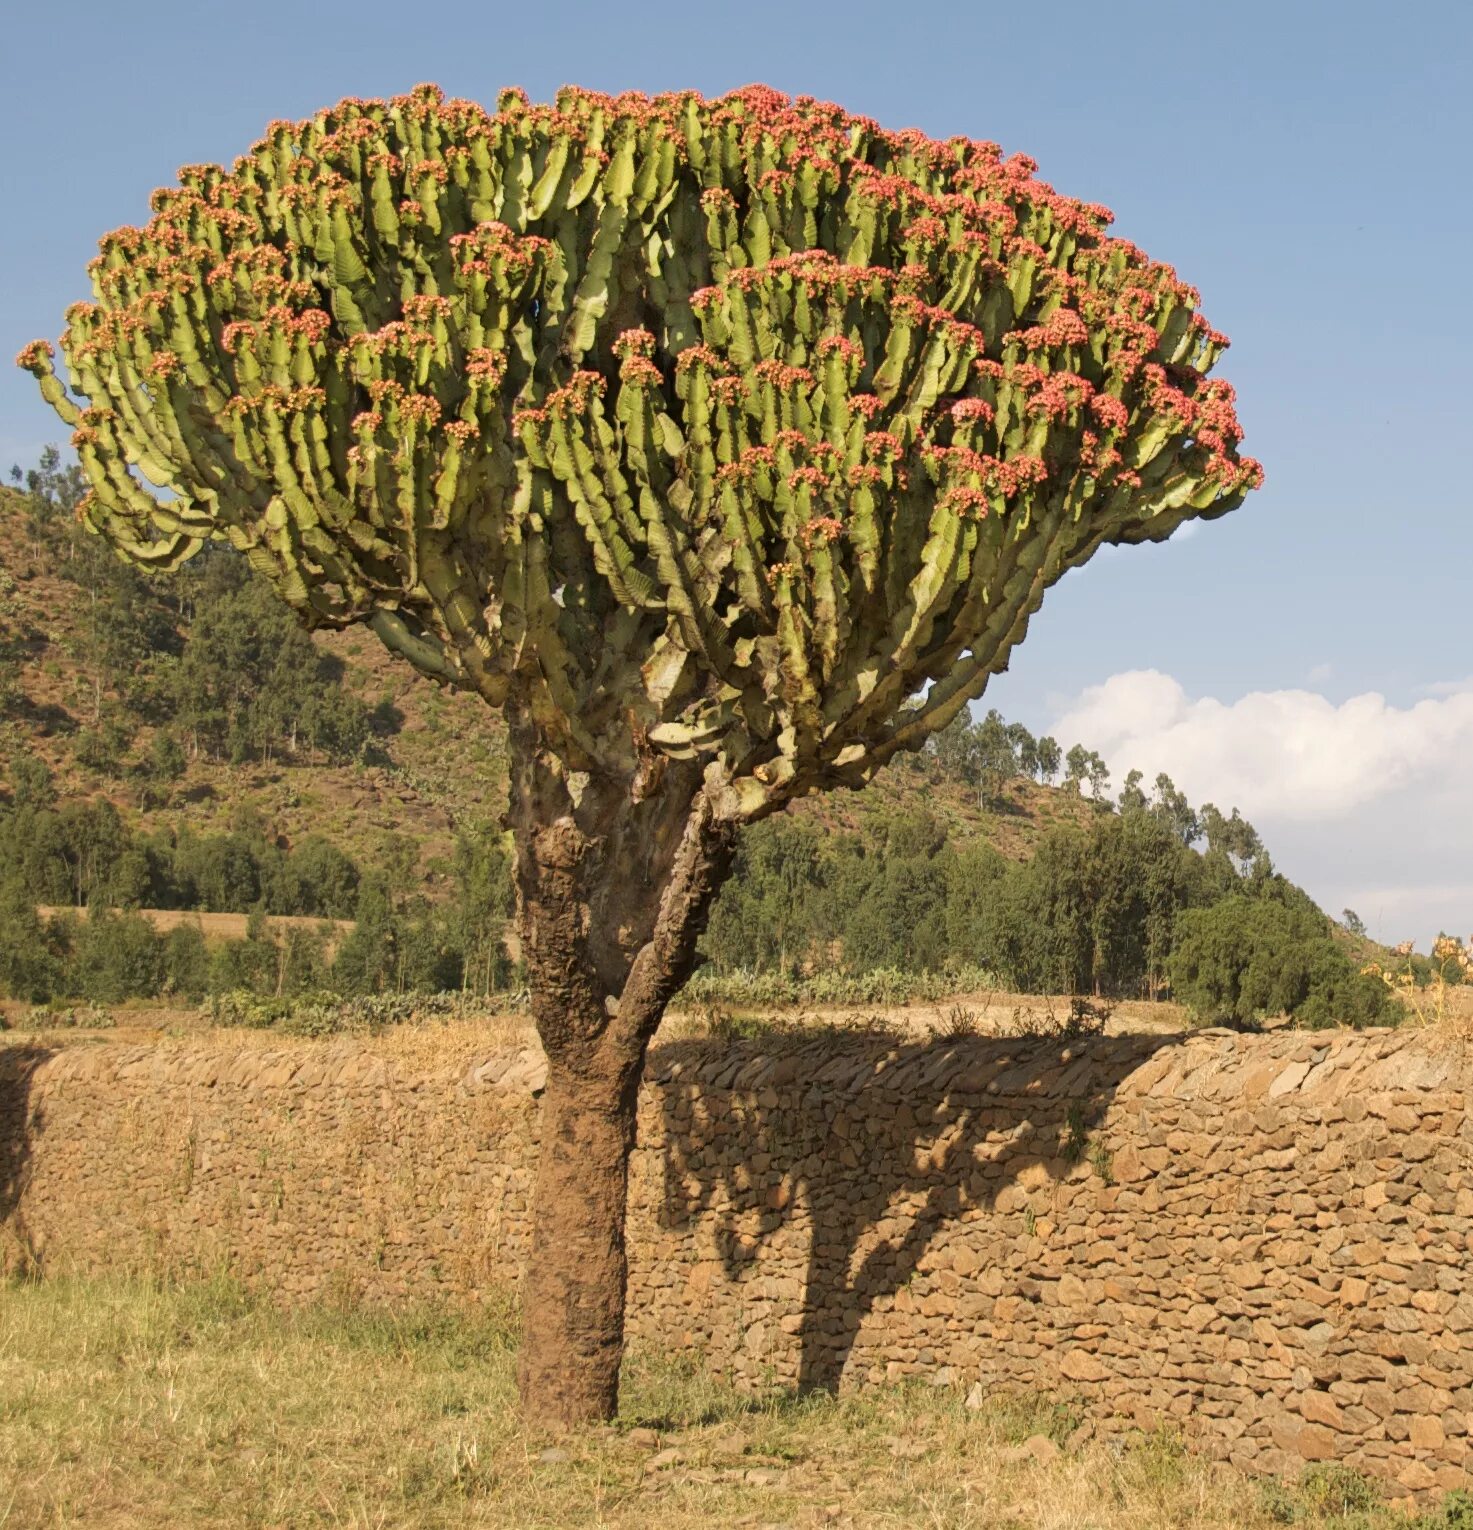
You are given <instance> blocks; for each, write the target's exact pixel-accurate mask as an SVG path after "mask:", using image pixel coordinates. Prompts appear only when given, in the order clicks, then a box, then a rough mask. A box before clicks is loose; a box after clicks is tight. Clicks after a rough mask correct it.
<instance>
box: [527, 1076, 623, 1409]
mask: <svg viewBox="0 0 1473 1530" xmlns="http://www.w3.org/2000/svg"><path fill="white" fill-rule="evenodd" d="M640 1052H641V1057H640V1058H638V1059H635V1060H634V1062H635V1065H634V1066H633V1067H628V1066H626V1067H624V1068H618V1067H609V1066H602V1065H596V1066H594V1067H592V1068H589V1069H587V1070H575V1069H573V1068H570V1067H567V1066H564V1065H561V1064H558V1065H554V1066H552V1067H551V1068H550V1069H549V1073H548V1081H547V1090H546V1093H545V1094H544V1095H543V1099H542V1147H541V1159H540V1161H539V1164H538V1169H537V1182H536V1188H535V1191H534V1197H535V1200H534V1207H533V1224H532V1247H531V1251H530V1254H529V1257H528V1261H527V1269H526V1273H525V1276H524V1278H523V1282H522V1306H523V1319H522V1351H521V1356H520V1360H519V1364H518V1381H519V1385H520V1390H521V1394H522V1399H523V1403H524V1405H525V1407H526V1409H527V1413H528V1417H529V1418H530V1419H532V1420H534V1421H538V1422H546V1423H550V1424H556V1425H561V1426H564V1427H568V1426H575V1425H578V1424H585V1423H593V1422H597V1421H598V1420H600V1419H607V1418H611V1417H613V1415H614V1412H615V1410H616V1409H617V1407H618V1403H619V1363H620V1361H621V1359H622V1357H623V1353H624V1292H625V1286H626V1281H627V1265H626V1261H625V1254H624V1215H625V1205H626V1201H627V1196H628V1186H629V1155H630V1153H631V1151H632V1150H633V1147H634V1126H635V1105H636V1101H637V1098H638V1092H639V1066H638V1065H639V1062H641V1061H642V1053H643V1048H641V1049H640Z"/></svg>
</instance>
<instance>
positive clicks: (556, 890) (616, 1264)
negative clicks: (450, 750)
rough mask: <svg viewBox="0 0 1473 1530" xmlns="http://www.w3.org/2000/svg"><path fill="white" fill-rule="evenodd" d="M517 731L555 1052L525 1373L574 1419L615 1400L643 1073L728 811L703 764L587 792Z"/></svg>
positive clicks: (545, 1023) (535, 947) (542, 998)
mask: <svg viewBox="0 0 1473 1530" xmlns="http://www.w3.org/2000/svg"><path fill="white" fill-rule="evenodd" d="M511 743H512V750H511V754H512V794H511V808H510V812H509V814H508V818H509V822H510V825H511V828H512V830H513V834H514V836H515V839H516V845H517V889H518V899H519V904H520V909H519V913H520V926H521V936H522V955H523V957H524V959H525V961H526V963H527V970H528V976H529V979H530V986H531V997H532V1015H533V1018H534V1020H535V1021H536V1024H537V1032H538V1035H539V1036H540V1037H541V1039H542V1045H543V1049H544V1051H545V1052H546V1054H547V1064H548V1075H547V1088H546V1091H545V1093H544V1094H543V1100H542V1111H543V1115H542V1146H541V1160H540V1163H539V1166H538V1172H537V1181H536V1185H535V1188H534V1196H535V1204H534V1207H533V1218H532V1246H531V1249H530V1252H529V1258H528V1264H527V1269H526V1273H525V1276H524V1280H523V1285H522V1325H523V1326H522V1353H521V1357H520V1362H519V1366H518V1380H519V1386H520V1390H521V1395H522V1406H523V1410H524V1411H525V1413H526V1415H527V1417H528V1419H529V1420H530V1421H533V1422H536V1423H539V1424H545V1425H552V1426H554V1427H557V1426H562V1427H571V1426H577V1425H580V1424H586V1423H590V1422H594V1421H596V1420H600V1419H607V1418H611V1417H612V1416H613V1414H614V1412H615V1410H616V1408H617V1406H618V1395H619V1394H618V1389H619V1364H620V1361H621V1359H622V1357H623V1347H624V1294H625V1285H626V1274H627V1268H626V1263H625V1253H624V1217H625V1204H626V1200H627V1193H628V1184H629V1156H630V1153H631V1152H632V1151H633V1148H634V1132H635V1110H636V1106H637V1102H638V1095H639V1081H640V1075H641V1073H642V1071H643V1068H644V1057H645V1052H646V1050H647V1049H648V1047H649V1043H650V1039H651V1038H652V1037H653V1035H654V1033H655V1029H656V1027H657V1026H658V1025H659V1023H660V1018H661V1016H662V1015H663V1014H664V1011H665V1006H666V1004H667V1003H668V1002H669V1000H670V998H671V996H672V995H673V994H674V993H675V992H676V991H677V990H678V989H679V987H680V985H681V984H682V983H683V982H684V981H685V979H686V977H687V976H688V975H689V973H690V970H691V968H692V966H693V965H694V962H695V948H696V941H697V940H698V939H699V937H700V934H701V931H702V930H703V929H704V928H705V924H706V916H707V913H708V911H709V907H710V902H711V898H712V896H713V895H714V894H715V891H716V889H717V888H718V887H719V886H720V885H721V883H722V882H723V881H724V880H725V878H726V874H727V872H728V871H729V869H730V865H731V856H732V851H733V847H734V826H733V824H732V823H731V822H730V821H729V820H727V819H725V818H723V817H722V816H721V814H720V813H719V812H718V810H717V808H716V806H715V803H714V795H715V794H714V793H713V792H712V791H710V790H709V789H708V787H709V786H710V785H711V783H707V782H704V781H703V778H702V777H701V776H700V775H698V774H696V773H695V771H693V770H686V771H682V770H679V769H676V768H673V767H672V768H671V769H670V770H668V771H667V770H666V769H665V768H664V766H663V765H659V766H658V767H657V768H654V769H651V770H649V771H644V770H641V771H639V772H636V773H633V774H632V775H631V776H629V777H625V778H623V779H620V778H619V777H617V776H605V777H602V778H595V779H591V780H586V781H585V782H584V783H583V784H582V785H581V786H580V787H579V788H578V790H577V792H576V794H575V792H574V790H573V787H572V783H571V781H570V779H569V776H568V773H567V772H566V770H565V769H563V767H562V766H561V764H560V762H559V761H558V760H557V758H556V757H555V756H554V755H552V754H551V752H550V751H549V750H548V749H546V748H545V747H543V746H542V744H541V742H540V740H539V739H538V737H537V735H536V733H535V731H534V729H533V728H532V726H531V725H530V724H526V723H519V724H514V726H513V728H512V733H511ZM717 784H719V783H717Z"/></svg>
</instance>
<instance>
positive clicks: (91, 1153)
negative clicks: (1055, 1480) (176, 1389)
mask: <svg viewBox="0 0 1473 1530" xmlns="http://www.w3.org/2000/svg"><path fill="white" fill-rule="evenodd" d="M1470 1071H1473V1070H1470V1067H1469V1064H1468V1062H1467V1061H1466V1059H1465V1057H1464V1056H1463V1054H1462V1052H1460V1051H1459V1050H1457V1049H1456V1048H1455V1047H1450V1046H1440V1045H1438V1044H1437V1043H1436V1042H1434V1041H1430V1040H1429V1039H1427V1038H1425V1037H1422V1036H1419V1035H1417V1034H1415V1033H1405V1032H1403V1033H1377V1032H1362V1033H1359V1034H1340V1033H1318V1034H1313V1035H1304V1034H1286V1035H1276V1036H1262V1037H1249V1036H1237V1035H1232V1034H1227V1033H1221V1032H1207V1033H1199V1034H1197V1035H1195V1036H1193V1037H1191V1038H1188V1039H1185V1040H1183V1039H1181V1038H1161V1037H1121V1038H1093V1039H1089V1040H1083V1041H1077V1042H1073V1043H1060V1042H1047V1041H1040V1040H1036V1039H1034V1040H1028V1039H1018V1040H1008V1041H1000V1040H990V1039H981V1038H978V1039H967V1040H959V1041H954V1042H950V1043H939V1042H931V1043H927V1044H919V1043H918V1044H914V1045H897V1044H895V1043H894V1042H891V1041H888V1040H885V1039H882V1038H877V1039H873V1040H864V1039H859V1040H853V1039H851V1040H848V1041H845V1042H842V1043H836V1042H835V1041H834V1040H833V1039H832V1037H821V1038H817V1039H814V1040H811V1041H808V1042H806V1043H805V1042H803V1041H802V1040H801V1039H795V1040H793V1041H792V1042H791V1043H788V1042H784V1043H781V1044H775V1045H773V1046H771V1047H769V1048H768V1049H767V1050H765V1051H763V1050H759V1049H758V1048H757V1047H755V1046H752V1045H740V1046H736V1047H726V1048H723V1049H719V1050H718V1049H715V1048H713V1047H712V1046H711V1045H710V1044H707V1043H679V1044H675V1045H671V1046H668V1047H665V1048H663V1049H661V1050H660V1051H658V1052H657V1053H656V1054H655V1055H654V1056H653V1058H652V1060H651V1068H650V1082H649V1083H648V1084H647V1086H646V1088H645V1091H644V1095H643V1098H642V1102H641V1121H640V1145H639V1148H638V1151H637V1155H636V1162H635V1166H634V1174H633V1178H632V1190H631V1195H632V1211H631V1228H630V1257H631V1300H630V1328H631V1334H632V1337H633V1339H634V1340H635V1342H638V1343H643V1344H652V1345H653V1344H657V1345H660V1346H662V1347H666V1348H669V1347H678V1346H689V1347H691V1348H696V1349H699V1350H700V1351H701V1352H703V1353H704V1354H705V1355H706V1356H707V1358H708V1359H709V1361H710V1362H711V1363H712V1364H713V1365H714V1366H715V1367H716V1368H717V1369H719V1370H721V1371H724V1372H726V1373H727V1374H730V1375H732V1376H734V1377H736V1378H737V1379H739V1380H740V1381H742V1382H743V1383H746V1384H748V1385H751V1386H772V1385H779V1386H799V1387H831V1386H860V1385H864V1384H868V1383H875V1382H885V1381H889V1380H894V1379H896V1378H899V1377H908V1376H918V1377H925V1378H929V1379H932V1380H935V1381H938V1382H953V1383H956V1384H959V1385H966V1386H972V1385H974V1384H977V1383H980V1384H981V1385H982V1386H983V1387H984V1388H992V1387H1001V1388H1026V1389H1030V1390H1036V1391H1043V1392H1047V1393H1050V1394H1060V1393H1063V1394H1076V1395H1078V1396H1079V1397H1080V1398H1081V1399H1082V1400H1083V1401H1085V1402H1086V1403H1087V1404H1088V1405H1089V1406H1090V1408H1091V1410H1092V1412H1093V1414H1094V1416H1095V1418H1096V1419H1097V1421H1098V1422H1099V1423H1100V1424H1101V1425H1102V1426H1103V1427H1106V1428H1111V1427H1114V1428H1122V1427H1132V1426H1137V1425H1139V1426H1143V1427H1151V1426H1154V1425H1155V1424H1157V1423H1160V1422H1162V1421H1166V1422H1173V1423H1176V1424H1179V1425H1180V1427H1181V1428H1182V1429H1183V1430H1184V1431H1185V1432H1186V1433H1187V1434H1188V1435H1189V1436H1190V1437H1192V1438H1193V1439H1194V1441H1195V1443H1196V1444H1197V1446H1198V1448H1200V1449H1202V1450H1205V1451H1207V1452H1208V1453H1210V1454H1212V1455H1214V1456H1217V1457H1221V1458H1225V1459H1228V1460H1231V1461H1233V1462H1234V1463H1236V1464H1238V1465H1240V1466H1243V1467H1246V1468H1249V1469H1254V1470H1270V1471H1286V1470H1287V1471H1293V1470H1297V1469H1298V1468H1299V1467H1300V1466H1301V1465H1302V1464H1303V1463H1304V1462H1306V1461H1319V1460H1338V1461H1342V1462H1345V1463H1347V1464H1349V1465H1352V1466H1355V1467H1359V1468H1361V1469H1364V1470H1368V1471H1372V1472H1375V1473H1377V1474H1379V1475H1382V1476H1384V1477H1387V1478H1389V1479H1391V1480H1393V1481H1394V1482H1396V1483H1397V1484H1399V1485H1400V1486H1401V1487H1402V1488H1405V1489H1411V1490H1417V1491H1420V1490H1426V1489H1434V1488H1451V1487H1459V1486H1469V1485H1473V1483H1470V1478H1469V1475H1468V1459H1469V1455H1468V1453H1469V1429H1470V1423H1473V1284H1470V1282H1469V1281H1468V1279H1467V1277H1466V1275H1465V1271H1466V1269H1467V1266H1468V1263H1469V1256H1470V1254H1473V1126H1470V1123H1469V1119H1468V1115H1467V1099H1466V1094H1467V1080H1468V1077H1469V1073H1470ZM540 1079H541V1066H540V1059H538V1058H537V1057H535V1056H533V1055H530V1054H527V1053H522V1054H510V1053H504V1054H500V1055H496V1056H484V1055H482V1056H476V1057H470V1056H466V1057H458V1058H453V1059H447V1060H446V1061H445V1062H444V1063H443V1064H437V1065H435V1066H433V1067H425V1066H423V1065H422V1064H420V1065H415V1064H411V1063H409V1062H407V1061H405V1060H402V1059H396V1058H394V1057H391V1056H386V1055H381V1054H379V1053H377V1052H376V1051H375V1050H374V1049H373V1048H372V1047H364V1048H358V1047H352V1046H346V1045H342V1044H334V1045H323V1044H319V1045H317V1046H316V1047H307V1046H297V1047H294V1048H293V1049H291V1050H282V1051H280V1052H264V1053H263V1052H261V1051H259V1050H254V1049H253V1050H249V1051H247V1050H242V1051H240V1052H239V1053H235V1054H231V1053H228V1052H224V1053H222V1052H221V1051H220V1050H219V1046H218V1043H215V1044H213V1045H212V1046H211V1047H210V1048H209V1049H208V1050H207V1051H199V1052H190V1051H189V1050H187V1049H186V1050H175V1051H171V1052H161V1051H159V1050H157V1049H128V1048H121V1047H116V1046H93V1047H88V1048H80V1047H79V1048H74V1049H69V1050H64V1051H61V1052H58V1053H56V1054H54V1055H51V1056H45V1055H42V1054H40V1053H38V1052H36V1051H34V1050H27V1049H16V1048H12V1049H9V1050H7V1051H0V1214H3V1215H5V1216H6V1217H7V1227H8V1233H7V1240H8V1247H9V1250H10V1253H9V1256H8V1257H9V1258H10V1259H11V1260H12V1261H15V1260H18V1259H29V1260H31V1261H32V1262H34V1263H36V1264H37V1265H39V1266H40V1267H41V1268H42V1269H43V1270H46V1269H62V1268H67V1267H71V1266H80V1267H83V1268H92V1269H96V1268H118V1267H126V1266H157V1265H158V1264H160V1263H167V1264H172V1265H176V1266H178V1265H182V1266H191V1267H204V1268H210V1267H214V1266H219V1265H222V1264H226V1265H229V1266H230V1267H231V1268H233V1269H235V1270H237V1271H238V1272H239V1273H240V1274H241V1275H242V1276H244V1277H245V1278H246V1279H249V1280H254V1281H257V1282H260V1283H263V1284H266V1285H269V1286H270V1287H271V1288H272V1289H274V1290H277V1291H279V1292H280V1293H282V1294H283V1295H284V1296H285V1297H287V1298H289V1299H302V1298H307V1297H310V1296H313V1295H316V1294H322V1293H324V1292H327V1291H348V1292H353V1293H356V1294H359V1295H361V1296H364V1297H367V1298H370V1299H380V1298H382V1299H403V1298H406V1297H424V1296H432V1295H443V1294H452V1295H457V1296H464V1297H470V1298H474V1297H475V1296H476V1295H477V1294H478V1293H481V1292H484V1291H486V1290H488V1289H491V1288H493V1287H496V1286H499V1285H504V1284H505V1283H507V1282H509V1281H512V1280H514V1279H515V1275H516V1271H517V1268H518V1264H519V1261H520V1259H521V1258H522V1255H523V1251H524V1249H525V1247H526V1237H527V1206H528V1197H529V1193H530V1187H531V1178H532V1173H533V1168H534V1165H535V1157H536V1135H537V1125H538V1120H537V1105H536V1100H535V1092H536V1090H537V1088H538V1086H539V1084H540Z"/></svg>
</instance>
